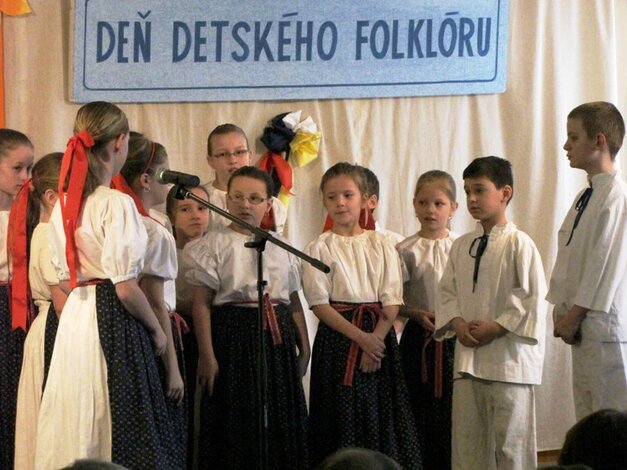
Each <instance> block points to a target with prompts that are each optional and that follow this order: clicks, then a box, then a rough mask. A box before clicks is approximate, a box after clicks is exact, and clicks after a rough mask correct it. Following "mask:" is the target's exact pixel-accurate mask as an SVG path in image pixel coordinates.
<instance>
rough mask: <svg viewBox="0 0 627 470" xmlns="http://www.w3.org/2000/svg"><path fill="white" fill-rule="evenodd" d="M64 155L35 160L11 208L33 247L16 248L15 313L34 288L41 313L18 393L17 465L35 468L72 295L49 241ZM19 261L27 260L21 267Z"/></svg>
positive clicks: (16, 230) (16, 228) (14, 227)
mask: <svg viewBox="0 0 627 470" xmlns="http://www.w3.org/2000/svg"><path fill="white" fill-rule="evenodd" d="M62 158H63V154H62V153H60V152H57V153H51V154H48V155H45V156H43V157H41V158H40V159H39V160H38V161H37V163H35V165H34V166H33V172H32V174H33V177H32V180H29V181H28V183H26V184H24V186H23V187H22V190H21V191H20V193H19V194H18V196H17V198H16V201H15V203H14V205H13V209H12V212H13V210H14V209H15V210H16V212H17V213H18V214H20V216H19V217H18V218H17V219H18V220H16V222H15V223H13V224H11V231H12V233H13V234H16V235H17V236H16V238H21V234H25V235H26V236H25V237H24V240H23V241H22V240H19V241H21V246H23V247H28V249H27V250H26V256H21V255H19V254H18V255H17V256H16V253H12V261H13V264H12V266H13V279H14V283H18V282H19V283H22V284H24V285H25V286H26V291H27V295H26V296H25V297H23V298H22V301H21V303H20V302H17V303H16V301H17V300H18V299H16V298H15V294H16V289H13V294H14V296H13V298H12V300H13V310H12V313H13V317H14V319H15V317H16V316H19V315H20V311H21V310H22V311H24V312H25V313H28V311H29V310H30V308H29V307H31V305H30V301H29V300H30V299H29V297H30V295H28V293H30V294H31V295H32V301H33V303H34V305H33V307H34V309H33V310H34V312H33V315H36V317H35V318H34V320H32V323H30V326H29V329H28V335H27V336H26V341H25V342H24V360H23V361H22V372H21V374H20V383H19V388H18V395H17V415H16V423H15V468H24V469H30V468H34V465H35V442H36V440H37V416H38V414H39V406H40V404H41V394H42V390H43V387H44V384H45V377H46V374H47V373H48V366H49V365H50V359H51V356H52V348H53V346H54V340H55V337H56V334H57V327H58V324H59V320H58V316H59V315H60V314H61V311H62V309H63V305H64V304H65V300H66V299H67V294H66V293H65V292H64V291H63V289H61V287H60V286H59V279H58V278H57V275H56V272H55V270H54V266H53V265H52V260H51V258H50V247H49V243H48V227H49V224H48V222H49V220H50V214H51V213H52V208H53V207H54V204H55V202H56V201H57V198H58V193H57V188H58V186H59V173H60V170H61V159H62ZM15 241H16V243H14V244H13V247H14V248H17V247H19V246H20V243H19V242H18V240H15ZM19 260H21V261H19ZM18 261H19V262H20V263H21V264H22V265H23V266H20V267H19V268H18V265H17V264H18ZM22 295H24V294H22ZM27 318H28V316H27Z"/></svg>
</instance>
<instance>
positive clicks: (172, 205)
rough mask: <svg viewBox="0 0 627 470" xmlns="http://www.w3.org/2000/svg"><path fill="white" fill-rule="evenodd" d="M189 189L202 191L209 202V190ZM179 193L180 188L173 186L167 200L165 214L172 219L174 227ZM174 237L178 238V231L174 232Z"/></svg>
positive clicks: (197, 187)
mask: <svg viewBox="0 0 627 470" xmlns="http://www.w3.org/2000/svg"><path fill="white" fill-rule="evenodd" d="M188 189H190V190H192V189H200V190H201V191H203V192H204V193H205V194H206V195H207V200H209V191H207V188H205V187H204V186H196V187H195V188H188ZM177 191H178V186H176V185H175V186H172V187H171V188H170V190H169V191H168V197H167V198H166V200H165V213H166V214H167V215H168V217H169V218H170V222H171V223H172V226H174V216H175V212H176V208H177V207H178V203H179V202H180V199H177V198H176V192H177ZM174 236H175V238H176V230H175V231H174Z"/></svg>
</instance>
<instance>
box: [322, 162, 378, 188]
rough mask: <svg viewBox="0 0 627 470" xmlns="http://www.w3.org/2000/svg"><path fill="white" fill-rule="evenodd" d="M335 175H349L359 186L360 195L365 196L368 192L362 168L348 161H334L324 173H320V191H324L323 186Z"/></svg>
mask: <svg viewBox="0 0 627 470" xmlns="http://www.w3.org/2000/svg"><path fill="white" fill-rule="evenodd" d="M336 176H350V177H351V178H352V179H353V181H354V182H355V184H356V185H357V187H358V188H359V191H360V192H361V195H362V196H367V195H368V194H369V189H370V188H369V187H368V182H367V180H366V174H365V172H364V168H363V167H361V166H359V165H353V164H352V163H348V162H339V163H336V164H335V165H333V166H332V167H331V168H329V169H328V170H327V171H326V172H325V173H324V175H322V180H320V191H322V192H324V186H325V185H326V184H327V182H328V181H329V180H330V179H332V178H335V177H336Z"/></svg>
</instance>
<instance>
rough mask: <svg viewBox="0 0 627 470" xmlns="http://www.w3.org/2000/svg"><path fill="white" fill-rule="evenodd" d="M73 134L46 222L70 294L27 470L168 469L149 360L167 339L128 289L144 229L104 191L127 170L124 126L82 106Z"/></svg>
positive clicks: (121, 118) (168, 451) (105, 112)
mask: <svg viewBox="0 0 627 470" xmlns="http://www.w3.org/2000/svg"><path fill="white" fill-rule="evenodd" d="M74 132H75V134H74V136H73V137H72V138H71V139H70V141H69V142H68V147H67V150H66V152H65V155H64V157H63V162H62V166H61V175H60V178H59V188H58V190H59V201H58V204H57V205H56V206H55V208H54V209H53V211H52V216H51V218H50V231H49V238H50V244H51V254H52V260H53V263H54V264H55V269H56V272H57V275H58V277H59V280H60V281H61V285H62V287H66V288H67V289H68V292H69V295H68V299H67V301H66V303H65V306H64V308H63V314H62V315H61V318H60V320H59V328H58V330H57V337H56V341H55V345H54V352H53V355H52V360H51V363H50V370H49V372H48V377H47V380H46V388H45V390H44V393H43V396H42V401H41V408H40V411H39V419H38V429H37V444H36V457H35V467H36V468H38V469H56V468H60V467H63V466H66V465H68V464H71V463H72V462H74V461H75V460H77V459H81V458H99V459H102V460H107V461H112V462H115V463H118V464H121V465H123V466H125V467H129V468H133V469H154V468H177V467H176V462H175V461H174V458H173V454H174V437H173V432H172V429H171V424H170V422H169V420H168V416H167V408H166V403H165V397H164V394H163V391H162V388H161V383H160V379H159V373H158V370H157V364H156V361H155V360H154V354H155V353H156V354H157V355H161V354H163V352H164V351H165V347H166V341H167V338H166V335H165V334H164V332H163V329H162V328H161V326H160V325H159V322H158V321H157V319H156V317H155V315H154V313H153V312H152V309H151V308H150V304H149V303H148V300H147V299H146V296H145V295H144V293H143V292H142V291H141V289H140V288H139V285H138V282H137V278H138V276H139V274H140V273H141V270H142V266H143V261H144V256H145V253H146V243H147V235H146V229H145V228H144V225H143V223H142V220H141V217H140V215H139V213H138V212H137V209H136V208H135V205H134V203H133V200H132V199H131V198H130V197H129V196H127V195H126V194H122V193H121V192H119V191H115V190H113V189H110V188H109V185H110V183H111V178H112V177H113V175H114V174H117V173H118V172H119V170H120V169H121V168H122V166H123V165H124V162H125V161H126V156H127V153H128V139H129V127H128V121H127V119H126V116H125V115H124V113H123V112H122V110H120V109H119V108H118V107H117V106H115V105H113V104H110V103H106V102H93V103H88V104H86V105H84V106H83V107H81V108H80V109H79V111H78V113H77V116H76V121H75V124H74ZM151 343H152V344H151Z"/></svg>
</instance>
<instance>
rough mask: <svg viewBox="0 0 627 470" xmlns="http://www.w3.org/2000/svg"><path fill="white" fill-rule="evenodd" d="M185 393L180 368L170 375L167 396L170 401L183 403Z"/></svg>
mask: <svg viewBox="0 0 627 470" xmlns="http://www.w3.org/2000/svg"><path fill="white" fill-rule="evenodd" d="M184 393H185V384H184V383H183V378H182V377H181V373H180V372H179V370H178V368H177V370H175V371H174V372H170V373H168V379H167V383H166V391H165V395H166V396H167V397H168V398H169V399H170V400H174V401H176V403H177V404H178V403H181V400H183V394H184Z"/></svg>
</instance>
